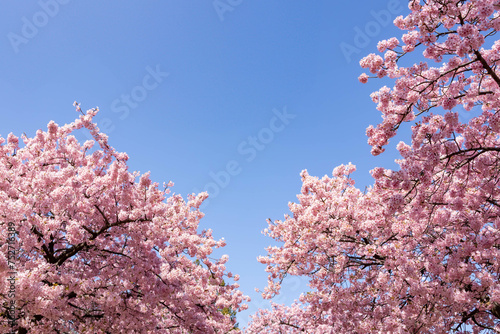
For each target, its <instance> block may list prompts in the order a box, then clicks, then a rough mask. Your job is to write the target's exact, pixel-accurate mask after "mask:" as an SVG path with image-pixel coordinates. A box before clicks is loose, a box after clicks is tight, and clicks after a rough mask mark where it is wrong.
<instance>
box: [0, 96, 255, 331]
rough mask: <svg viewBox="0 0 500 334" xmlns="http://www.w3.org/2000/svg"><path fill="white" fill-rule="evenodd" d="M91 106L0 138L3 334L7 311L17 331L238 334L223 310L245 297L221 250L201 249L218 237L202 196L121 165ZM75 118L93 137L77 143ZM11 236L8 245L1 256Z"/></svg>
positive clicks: (119, 155) (211, 245) (123, 156)
mask: <svg viewBox="0 0 500 334" xmlns="http://www.w3.org/2000/svg"><path fill="white" fill-rule="evenodd" d="M75 105H76V106H77V111H81V110H80V109H79V108H80V107H79V104H75ZM96 113H97V110H95V109H91V110H89V111H87V112H86V113H83V112H82V115H81V116H80V117H79V119H77V120H76V121H75V122H73V123H71V124H67V125H64V126H59V125H57V124H56V123H55V122H52V121H51V122H50V123H49V124H48V131H47V132H44V131H41V130H39V131H37V133H36V136H35V137H33V138H27V137H23V142H24V145H20V143H19V140H18V138H17V137H15V136H14V135H13V134H10V135H9V136H8V137H7V141H5V140H4V139H3V138H0V142H1V143H3V144H2V145H0V199H1V201H0V212H1V215H2V219H1V222H0V225H1V226H2V228H1V229H0V250H1V251H0V254H1V255H0V268H1V270H0V296H2V303H3V302H9V303H10V301H11V300H15V304H14V306H13V311H12V312H10V311H9V312H10V313H7V312H6V311H5V309H4V308H3V309H2V311H1V312H0V317H1V318H2V323H1V324H0V332H1V333H7V332H9V333H10V330H11V327H10V324H9V323H8V322H7V321H6V320H7V318H8V316H9V315H13V316H14V317H15V320H16V323H17V325H18V326H19V327H18V329H17V330H18V331H16V333H26V332H29V333H56V332H57V333H222V332H224V333H226V332H228V331H231V330H234V331H235V332H239V329H237V328H235V319H234V316H232V313H234V312H236V311H239V310H243V309H245V308H246V305H245V304H243V302H244V301H248V300H249V298H248V297H246V296H244V295H243V294H242V292H241V291H239V290H238V285H237V284H236V283H233V282H232V279H230V277H231V276H232V274H231V273H229V272H228V271H227V270H226V267H225V265H224V264H225V263H226V262H227V260H228V257H227V255H224V256H223V257H222V258H220V259H217V258H212V257H209V256H210V254H211V253H212V251H213V249H214V248H218V247H222V246H223V245H224V242H223V241H222V240H220V241H217V240H214V239H213V238H212V236H211V235H212V234H211V231H209V230H203V231H199V230H198V223H199V220H200V219H201V218H202V217H203V213H201V212H200V211H199V209H198V208H199V206H200V204H201V203H202V202H203V200H204V199H206V198H207V196H208V195H207V194H206V193H201V194H198V195H194V194H192V195H189V196H188V201H187V202H186V201H184V200H183V199H182V197H181V196H179V195H169V192H170V190H169V188H168V187H171V186H172V183H168V184H167V185H166V186H167V188H166V189H165V190H160V189H159V188H158V184H157V183H155V182H153V181H152V180H151V178H150V174H149V173H145V174H142V175H140V174H139V173H137V172H134V173H131V172H129V171H128V167H127V164H126V161H127V160H128V156H127V155H126V154H125V153H118V152H116V151H115V150H114V149H113V148H112V147H111V146H110V145H109V144H108V141H107V136H106V135H104V134H102V133H100V132H99V129H98V128H97V126H96V124H95V123H93V121H92V118H93V117H94V116H95V115H96ZM82 127H84V128H86V131H87V130H88V131H90V132H91V134H92V136H93V138H94V141H87V142H85V143H84V144H83V145H81V144H80V143H78V141H77V140H76V138H75V137H74V132H75V131H77V130H78V129H80V128H82ZM95 144H97V145H96V146H97V149H96V150H94V151H93V152H91V151H90V149H91V148H92V147H93V146H94V145H95ZM14 229H15V233H14V234H8V233H10V230H14ZM10 237H12V238H13V239H11V241H12V242H11V243H12V244H14V248H15V249H16V252H17V253H16V256H15V257H13V258H11V259H9V260H10V262H7V259H6V256H5V254H8V252H7V251H8V249H9V248H8V247H9V243H8V242H6V240H9V239H8V238H10ZM11 266H12V267H11ZM12 272H14V273H12ZM9 275H13V277H14V280H13V282H14V283H13V286H14V288H15V299H13V298H12V297H9V291H10V283H9V281H8V280H7V278H9V277H10V276H9ZM238 279H239V277H238V276H236V277H235V279H234V280H238ZM4 305H7V304H4ZM14 329H15V328H14Z"/></svg>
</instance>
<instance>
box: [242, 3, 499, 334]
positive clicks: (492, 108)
mask: <svg viewBox="0 0 500 334" xmlns="http://www.w3.org/2000/svg"><path fill="white" fill-rule="evenodd" d="M408 7H409V9H410V11H411V12H410V14H409V15H407V16H406V17H402V16H401V17H398V18H397V19H396V20H395V22H394V23H395V25H396V26H397V27H399V28H401V29H402V30H404V31H405V34H404V35H403V36H402V38H401V40H402V42H403V43H404V45H402V46H401V45H400V43H399V42H398V41H397V40H396V39H389V40H387V41H382V42H380V43H379V45H378V49H379V51H380V52H385V54H384V56H383V57H381V56H380V55H376V54H370V55H368V56H366V57H365V58H363V59H362V60H361V62H360V64H361V66H362V67H363V68H367V69H369V71H370V72H371V73H372V74H374V75H376V76H377V77H385V76H387V77H389V78H394V79H395V84H394V87H391V88H389V87H385V86H384V87H382V88H380V89H379V91H378V92H375V93H373V94H372V96H371V97H372V100H373V101H374V102H375V103H376V104H377V109H378V110H379V111H380V112H381V114H382V119H383V120H382V122H381V123H380V124H379V125H378V126H376V127H373V126H370V127H368V129H367V131H366V133H367V136H368V137H369V138H368V143H369V144H370V145H371V146H372V153H373V154H375V155H377V154H380V153H382V152H383V151H384V146H385V145H387V144H388V143H389V140H390V139H391V138H392V137H394V136H395V135H396V133H397V130H398V129H399V127H400V126H402V124H403V123H404V122H409V121H416V122H417V123H415V125H414V126H412V128H411V130H412V138H411V145H408V144H406V143H404V142H400V143H399V144H398V145H397V149H398V150H399V152H400V154H401V157H402V159H400V160H397V162H398V164H399V166H400V168H399V170H389V169H385V168H381V167H378V168H374V169H373V170H372V171H371V174H372V176H373V178H374V184H373V186H372V187H370V188H368V189H366V190H365V191H364V192H361V191H360V190H359V189H357V188H355V187H354V182H353V180H352V178H351V173H352V172H353V170H354V167H353V166H352V165H348V166H340V167H337V168H336V169H335V170H334V172H333V173H332V177H328V176H324V177H323V178H317V177H313V176H310V175H309V174H308V173H307V172H306V171H304V172H302V174H301V176H302V182H303V185H302V191H301V194H300V195H298V196H297V197H298V202H297V203H291V204H290V205H289V208H290V211H291V212H292V214H291V215H286V216H285V219H284V220H277V221H274V222H271V221H269V227H268V228H267V229H266V230H265V234H266V235H268V236H269V237H270V238H272V239H274V240H275V241H278V242H280V243H281V245H280V246H274V247H269V248H268V249H267V252H268V255H267V256H263V257H260V258H259V261H260V262H261V263H263V264H265V265H266V271H267V272H268V273H269V279H268V286H267V287H266V288H265V289H264V293H263V297H265V298H272V297H273V296H275V295H277V294H279V293H280V288H281V283H282V282H283V280H284V279H286V276H288V275H300V276H305V277H307V278H308V279H309V287H310V291H308V292H307V293H304V294H302V295H301V297H300V298H299V300H298V301H297V302H296V303H295V304H294V305H292V306H290V307H288V306H281V305H273V307H272V309H271V310H261V311H259V312H258V313H257V314H256V315H255V316H254V318H253V321H252V322H251V324H250V325H249V332H251V333H261V332H262V333H278V332H283V333H284V332H286V333H302V332H307V333H455V332H456V333H500V187H499V184H500V78H499V76H500V72H499V71H498V68H499V65H500V64H499V62H500V56H499V55H500V41H498V40H494V41H491V39H492V38H494V36H495V33H496V31H497V30H498V29H499V28H500V15H499V12H498V9H499V8H500V1H499V0H466V1H437V0H429V1H425V2H422V1H417V0H411V1H409V6H408ZM488 40H489V42H488V43H487V42H486V41H488ZM486 46H489V49H487V48H486ZM419 48H420V49H422V48H423V55H424V57H427V58H429V59H431V60H434V61H436V62H442V65H441V66H439V67H431V66H430V65H428V64H427V63H426V62H423V61H422V62H417V63H415V64H413V65H410V66H408V67H402V66H400V65H399V64H398V62H399V61H400V59H403V58H405V56H406V54H407V53H410V52H413V51H414V50H416V49H419ZM359 80H360V81H361V82H363V83H366V82H367V81H368V75H366V74H362V75H361V76H360V77H359ZM460 107H463V108H464V109H465V110H467V111H470V110H474V111H476V116H474V117H470V120H469V121H468V122H467V123H465V124H464V123H462V122H460V120H459V113H462V112H464V111H463V110H461V108H460Z"/></svg>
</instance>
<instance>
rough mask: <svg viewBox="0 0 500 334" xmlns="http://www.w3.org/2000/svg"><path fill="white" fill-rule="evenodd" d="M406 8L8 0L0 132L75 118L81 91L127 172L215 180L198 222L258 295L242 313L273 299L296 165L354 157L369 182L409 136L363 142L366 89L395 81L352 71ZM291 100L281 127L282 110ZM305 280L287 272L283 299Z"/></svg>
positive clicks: (0, 65) (361, 180)
mask: <svg viewBox="0 0 500 334" xmlns="http://www.w3.org/2000/svg"><path fill="white" fill-rule="evenodd" d="M231 3H232V5H231ZM55 4H56V5H57V6H55ZM214 4H215V5H217V6H218V8H219V12H218V11H217V9H216V8H215V6H214ZM407 11H408V9H407V7H406V1H403V0H384V1H368V0H363V1H316V2H306V1H293V2H292V1H285V0H276V1H263V0H253V1H250V0H217V1H213V0H206V1H189V0H183V1H181V0H178V1H171V0H164V1H142V2H139V1H128V0H122V1H93V0H89V1H74V0H73V1H70V0H64V1H63V0H58V1H56V0H41V1H9V2H5V3H4V4H3V10H2V11H1V12H0V34H1V35H2V36H3V37H2V38H1V39H0V52H1V56H2V61H1V62H0V73H1V75H0V113H1V114H0V115H1V118H0V134H1V135H2V136H4V137H5V136H6V135H7V134H8V133H10V132H13V133H15V134H17V135H20V134H21V133H23V132H26V134H28V136H33V135H34V133H35V131H36V130H37V129H39V128H44V129H45V128H46V125H47V123H48V122H49V121H50V120H54V121H55V122H56V123H58V124H61V125H62V124H65V123H69V122H71V121H73V120H74V119H75V118H76V117H77V116H78V114H77V113H76V112H75V110H74V107H73V106H72V103H73V101H75V100H76V101H78V102H80V103H81V104H82V109H85V110H86V109H89V108H92V107H95V106H98V107H99V108H100V110H101V111H100V113H99V115H98V116H97V117H96V121H97V122H98V124H99V127H100V128H101V129H102V130H103V132H105V133H107V134H108V135H109V137H110V143H111V144H112V145H113V146H114V147H115V148H116V149H117V150H118V151H124V152H127V153H128V154H129V156H130V160H129V162H130V164H129V165H130V169H131V170H139V171H141V172H146V171H151V174H152V178H153V180H155V181H157V182H159V183H160V184H161V183H162V182H163V181H169V180H172V181H174V183H175V186H174V187H173V189H172V190H173V192H175V193H178V194H182V195H183V196H184V197H186V195H187V194H188V193H192V192H194V191H203V190H208V191H209V193H210V195H211V197H210V200H209V203H207V205H205V206H204V207H203V211H204V212H205V213H206V216H205V218H203V220H202V222H201V227H202V228H211V229H213V230H214V236H215V237H216V238H221V237H224V238H225V239H226V241H227V243H228V246H227V247H225V248H224V249H223V251H222V252H220V253H218V255H221V254H223V253H227V254H229V256H230V260H229V263H228V267H229V269H230V270H231V271H232V272H234V273H238V274H240V275H241V280H240V284H241V289H242V290H243V291H244V292H245V293H246V294H248V295H250V296H251V297H252V298H253V301H252V302H251V303H250V308H249V310H248V311H246V312H243V313H241V314H239V315H238V320H239V321H240V325H245V324H246V322H247V321H248V316H249V314H251V313H254V312H255V311H256V309H257V308H258V307H265V306H266V305H267V304H266V303H267V302H264V301H262V300H261V298H260V295H259V294H257V293H255V292H254V288H256V287H257V288H263V287H264V286H265V285H266V280H267V275H266V273H265V271H264V268H265V266H264V265H261V264H259V263H258V262H257V261H256V257H257V256H259V255H265V254H266V252H265V250H264V248H265V247H266V246H268V245H269V244H270V243H271V240H269V239H268V238H266V237H264V236H263V235H262V234H261V231H262V230H263V229H264V228H265V227H266V226H267V223H266V218H272V219H281V218H283V215H284V214H286V213H288V212H289V211H288V202H290V201H295V200H296V194H298V193H299V192H300V186H301V182H300V176H299V173H300V171H301V170H303V169H308V171H309V173H310V174H311V175H317V176H320V177H321V176H323V175H325V174H328V175H330V174H331V171H332V169H333V168H334V167H335V166H337V165H339V164H343V163H344V164H345V163H348V162H352V163H353V164H355V165H357V167H358V171H357V172H356V174H355V175H354V178H355V180H356V182H357V184H358V186H359V187H360V188H362V189H363V188H364V187H365V186H367V185H369V184H371V183H372V181H371V177H370V175H369V173H368V172H369V170H370V169H372V168H373V167H375V166H384V167H391V168H394V167H395V164H394V159H395V158H397V157H398V155H397V153H396V152H395V149H394V146H395V144H397V142H398V141H399V139H400V138H401V139H405V140H409V138H408V136H407V133H408V131H404V132H403V134H402V135H401V137H400V138H397V139H396V140H393V141H392V145H391V147H390V148H389V149H388V151H387V152H386V153H385V154H383V155H382V156H380V157H373V156H371V155H370V147H369V146H368V145H367V143H366V139H367V138H366V136H365V129H366V127H367V126H368V125H370V124H377V123H378V122H379V121H380V119H381V118H380V113H379V112H378V111H377V110H376V109H375V104H373V102H372V101H371V99H370V97H369V94H370V93H371V92H372V91H375V90H377V89H378V88H379V87H380V86H382V85H383V84H387V85H390V82H386V83H384V82H382V81H380V80H373V81H370V82H369V83H368V84H366V85H362V84H360V83H359V82H358V80H357V77H358V76H359V74H360V73H362V72H363V70H362V69H361V68H360V67H359V64H358V62H359V60H360V59H361V58H362V57H363V56H365V55H366V54H368V53H371V52H375V50H376V44H377V41H378V40H381V39H385V38H389V37H392V36H398V37H399V36H400V35H401V32H400V31H399V30H397V29H396V28H394V27H393V26H392V20H393V19H394V18H395V17H396V16H398V15H401V14H405V13H406V12H407ZM389 18H390V20H389ZM389 21H391V23H388V22H389ZM360 31H362V33H360ZM151 72H156V74H155V75H154V76H153V75H151V74H150V73H151ZM166 73H168V75H167V74H166ZM155 77H156V79H155ZM127 99H129V100H127ZM284 110H286V111H287V113H288V114H291V115H293V116H294V118H289V119H287V122H288V124H285V123H283V121H281V120H280V119H278V118H276V113H283V111H284ZM252 138H254V139H252ZM80 139H81V140H86V138H85V137H84V136H82V138H80ZM227 169H229V172H231V173H232V175H231V174H227V175H229V177H223V176H222V174H224V173H225V171H226V170H227ZM214 175H219V180H218V181H219V184H217V182H216V181H215V180H214ZM227 175H226V176H227ZM306 288H307V282H306V281H305V280H300V279H291V280H290V281H288V283H286V284H285V291H286V293H285V294H284V295H283V296H281V297H279V298H278V300H277V301H278V302H285V303H290V302H291V301H292V300H293V299H294V298H297V297H298V295H299V293H300V291H303V290H305V289H306Z"/></svg>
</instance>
